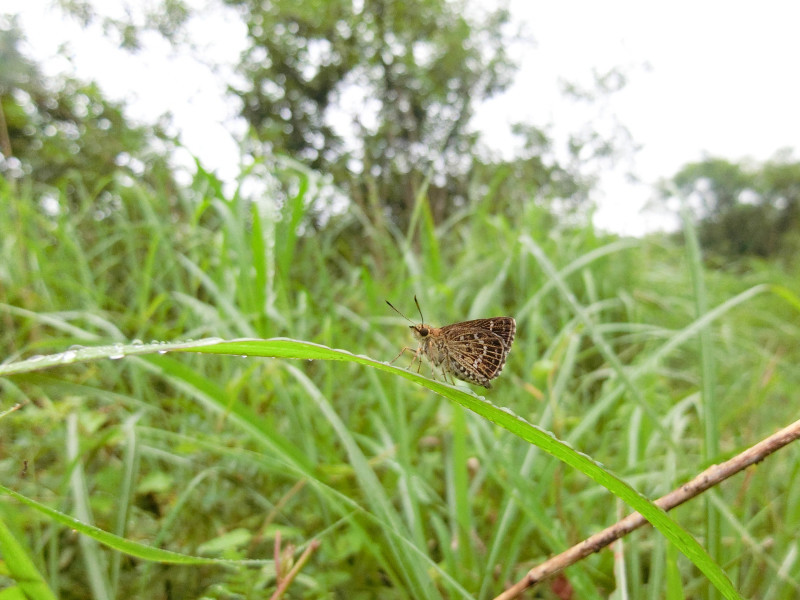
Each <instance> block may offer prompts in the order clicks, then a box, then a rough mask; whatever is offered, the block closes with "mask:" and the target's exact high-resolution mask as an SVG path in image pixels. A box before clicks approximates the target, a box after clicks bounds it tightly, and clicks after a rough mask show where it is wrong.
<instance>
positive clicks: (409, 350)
mask: <svg viewBox="0 0 800 600" xmlns="http://www.w3.org/2000/svg"><path fill="white" fill-rule="evenodd" d="M420 350H421V349H420V348H417V349H416V350H414V348H409V347H408V346H406V347H405V348H403V349H402V350H400V354H398V355H397V356H395V357H394V358H393V359H392V360H390V361H389V364H392V363H393V362H394V361H396V360H397V359H398V358H400V357H401V356H403V354H405V353H406V352H413V353H414V356H413V357H412V358H411V363H410V364H409V365H408V366H407V367H406V369H408V370H410V369H411V367H413V366H414V361H415V360H419V366H418V367H417V373H419V367H420V366H422V359H421V358H420V356H419V354H420Z"/></svg>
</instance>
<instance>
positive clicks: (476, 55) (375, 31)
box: [225, 0, 512, 222]
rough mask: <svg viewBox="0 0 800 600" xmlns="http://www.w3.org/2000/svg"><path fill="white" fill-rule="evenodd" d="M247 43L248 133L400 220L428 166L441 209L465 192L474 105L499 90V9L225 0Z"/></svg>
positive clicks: (503, 68) (438, 3) (425, 0)
mask: <svg viewBox="0 0 800 600" xmlns="http://www.w3.org/2000/svg"><path fill="white" fill-rule="evenodd" d="M225 2H226V4H228V5H230V6H235V7H236V8H237V9H238V10H239V11H240V12H241V14H242V17H243V19H244V21H245V22H246V24H247V30H248V36H249V37H250V40H251V43H250V47H249V48H248V50H247V51H246V52H245V53H244V55H243V56H242V59H241V62H240V65H239V70H240V72H241V73H242V75H243V76H244V79H245V81H246V83H245V84H244V85H241V86H239V87H236V88H235V89H234V92H235V93H236V94H237V95H238V96H239V97H240V98H241V100H242V114H243V116H244V117H245V118H246V119H247V121H248V123H249V124H250V125H251V127H252V131H253V133H254V136H255V138H256V139H255V141H254V143H252V144H251V149H255V148H257V147H258V145H259V144H262V143H267V144H268V146H269V148H270V149H271V150H272V151H273V152H285V153H288V154H290V155H291V156H293V157H295V158H299V159H301V160H304V161H306V162H307V163H308V164H309V165H310V166H312V167H313V168H316V169H320V170H324V171H329V172H331V173H332V174H333V175H334V178H335V179H336V181H337V182H338V183H339V184H340V185H343V186H344V187H345V188H346V189H347V190H348V191H349V192H350V194H351V197H352V198H353V199H354V200H356V201H357V202H359V203H360V204H362V205H364V206H366V205H368V204H369V203H370V201H371V200H374V199H375V198H377V199H379V203H380V204H382V205H383V206H384V208H385V209H388V212H389V216H390V217H391V218H393V219H395V220H397V221H401V222H402V221H404V220H405V218H407V216H408V215H409V214H410V212H411V208H412V206H413V204H414V201H415V195H416V193H417V191H418V190H419V189H420V188H421V186H422V185H423V181H424V180H425V178H426V175H427V174H428V172H429V170H432V171H433V173H434V174H435V179H434V185H435V187H437V188H440V190H443V191H444V193H437V194H435V196H436V197H437V198H441V201H439V202H437V203H435V204H434V205H433V206H432V209H433V212H434V216H435V217H440V218H441V217H443V216H444V215H445V214H447V212H448V211H449V209H451V208H452V207H453V206H454V204H457V203H458V202H459V201H463V199H464V196H465V195H466V193H467V185H468V177H467V174H468V173H469V171H470V169H471V167H472V158H471V157H472V156H473V155H474V152H473V150H474V148H475V144H476V141H477V136H476V135H475V134H474V133H472V132H470V131H469V120H470V117H471V116H472V111H473V106H474V104H475V103H476V102H479V101H481V100H483V99H485V98H488V97H489V96H491V95H492V94H494V93H497V92H498V91H500V90H502V89H504V87H505V86H506V85H507V84H508V83H509V82H510V77H511V74H512V64H511V61H510V60H509V58H508V57H507V55H506V53H505V47H506V44H507V42H508V36H507V35H506V34H505V33H504V31H505V28H506V26H507V24H508V20H509V15H508V12H507V11H506V10H505V9H498V10H494V11H491V12H488V13H486V14H484V15H482V18H481V24H480V25H477V24H476V21H477V20H476V19H472V20H471V19H469V18H467V17H466V16H465V13H466V12H467V7H466V6H465V5H464V4H463V3H461V2H446V1H444V0H412V1H410V2H397V1H393V0H380V1H374V2H365V3H353V2H350V1H349V0H333V1H326V2H319V1H313V0H300V1H298V0H291V1H287V0H277V1H273V2H260V1H255V0H225Z"/></svg>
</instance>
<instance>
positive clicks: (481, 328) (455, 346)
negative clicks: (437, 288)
mask: <svg viewBox="0 0 800 600" xmlns="http://www.w3.org/2000/svg"><path fill="white" fill-rule="evenodd" d="M515 331H516V323H515V322H514V319H512V318H511V317H495V318H493V319H477V320H475V321H465V322H463V323H454V324H453V325H448V326H446V327H442V336H443V338H444V342H445V343H444V346H445V347H446V353H447V363H448V364H447V367H448V370H449V371H450V372H451V373H452V374H453V375H454V376H456V377H458V378H459V379H463V380H464V381H468V382H470V383H474V384H476V385H482V386H484V387H486V388H489V387H491V385H490V384H489V381H490V380H492V379H494V378H495V377H497V376H498V375H499V374H500V372H501V371H502V370H503V366H504V365H505V364H506V356H508V352H509V350H510V349H511V343H512V342H513V341H514V334H515Z"/></svg>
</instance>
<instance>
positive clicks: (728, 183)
mask: <svg viewBox="0 0 800 600" xmlns="http://www.w3.org/2000/svg"><path fill="white" fill-rule="evenodd" d="M670 181H671V183H672V185H674V186H675V187H676V188H677V190H678V191H679V193H680V194H681V195H682V196H683V197H685V198H689V199H690V200H692V201H693V204H694V205H695V207H696V218H697V220H698V223H699V228H700V229H699V232H700V241H701V243H702V244H703V246H704V247H705V248H706V249H708V250H711V251H712V252H715V253H718V254H721V255H724V256H728V257H732V258H735V257H742V256H761V257H768V256H771V255H775V254H779V253H781V252H786V251H791V250H792V249H793V248H794V247H795V245H796V240H797V236H798V234H800V162H797V161H795V160H793V159H792V156H791V154H790V153H788V152H783V153H779V154H778V155H777V156H776V157H775V158H774V159H772V160H769V161H767V162H765V163H763V164H748V163H745V162H732V161H729V160H727V159H724V158H713V157H712V158H707V159H705V160H703V161H700V162H696V163H689V164H687V165H686V166H684V167H683V168H682V169H681V170H680V171H678V173H676V174H675V175H674V176H673V177H672V178H671V180H670ZM667 193H668V192H667Z"/></svg>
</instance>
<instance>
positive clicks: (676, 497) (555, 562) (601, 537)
mask: <svg viewBox="0 0 800 600" xmlns="http://www.w3.org/2000/svg"><path fill="white" fill-rule="evenodd" d="M798 438H800V420H799V421H795V422H794V423H792V424H791V425H789V426H788V427H784V428H783V429H781V430H780V431H778V432H777V433H774V434H773V435H771V436H769V437H768V438H766V439H764V440H762V441H760V442H759V443H757V444H756V445H754V446H751V447H750V448H748V449H747V450H745V451H744V452H742V453H740V454H737V455H736V456H734V457H733V458H731V459H730V460H727V461H725V462H724V463H722V464H721V465H712V466H710V467H709V468H708V469H706V470H705V471H703V472H702V473H700V474H699V475H698V476H697V477H695V478H694V479H692V480H691V481H689V482H688V483H685V484H683V485H682V486H681V487H679V488H677V489H675V490H673V491H671V492H670V493H669V494H667V495H666V496H662V497H661V498H659V499H658V500H656V501H655V502H654V504H655V505H656V506H658V507H659V508H662V509H664V510H666V511H668V510H671V509H673V508H675V507H676V506H679V505H681V504H683V503H684V502H686V501H687V500H691V499H692V498H694V497H695V496H698V495H700V494H702V493H703V492H705V491H706V490H708V489H710V488H712V487H714V486H715V485H717V484H718V483H720V482H722V481H724V480H725V479H727V478H728V477H731V476H732V475H735V474H736V473H738V472H739V471H743V470H744V469H746V468H747V467H749V466H750V465H754V464H756V463H758V462H761V461H762V460H764V459H765V458H766V457H767V456H769V455H770V454H772V453H773V452H775V451H776V450H779V449H781V448H783V447H784V446H786V445H787V444H790V443H791V442H793V441H795V440H796V439H798ZM646 523H647V521H646V520H645V518H644V517H643V516H642V515H640V514H639V513H632V514H630V515H628V516H627V517H625V518H624V519H622V520H621V521H618V522H617V523H615V524H614V525H612V526H611V527H607V528H606V529H604V530H603V531H601V532H599V533H596V534H594V535H593V536H591V537H589V538H587V539H585V540H583V541H582V542H581V543H579V544H576V545H575V546H573V547H572V548H570V549H568V550H565V551H564V552H562V553H561V554H557V555H556V556H554V557H552V558H550V559H549V560H547V561H545V562H543V563H542V564H540V565H538V566H536V567H534V568H532V569H531V570H530V571H528V572H527V573H526V574H525V577H523V578H522V579H520V580H519V581H518V582H517V583H515V584H514V585H513V586H511V587H510V588H508V589H507V590H506V591H504V592H503V593H502V594H500V595H499V596H497V597H496V598H495V600H512V599H513V598H516V597H517V596H519V594H521V593H522V592H523V591H524V590H526V589H528V588H530V587H532V586H534V585H536V584H537V583H540V582H541V581H543V580H545V579H547V578H548V577H551V576H552V575H555V574H556V573H558V572H559V571H562V570H563V569H565V568H567V567H568V566H570V565H573V564H575V563H576V562H578V561H579V560H581V559H583V558H586V557H587V556H589V555H590V554H593V553H595V552H599V551H600V550H602V549H603V548H605V547H606V546H608V545H609V544H611V543H612V542H614V541H615V540H618V539H620V538H621V537H623V536H625V535H627V534H629V533H630V532H631V531H634V530H635V529H638V528H639V527H641V526H642V525H645V524H646Z"/></svg>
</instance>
